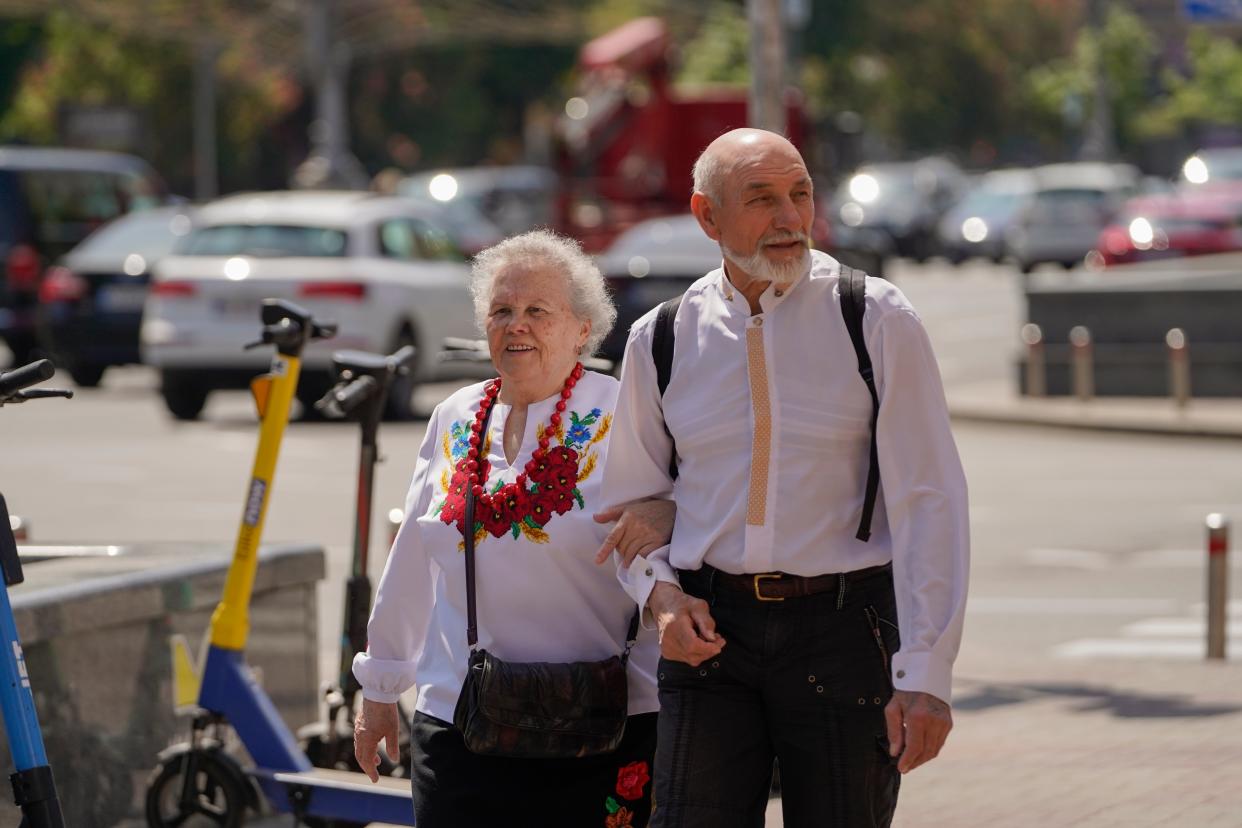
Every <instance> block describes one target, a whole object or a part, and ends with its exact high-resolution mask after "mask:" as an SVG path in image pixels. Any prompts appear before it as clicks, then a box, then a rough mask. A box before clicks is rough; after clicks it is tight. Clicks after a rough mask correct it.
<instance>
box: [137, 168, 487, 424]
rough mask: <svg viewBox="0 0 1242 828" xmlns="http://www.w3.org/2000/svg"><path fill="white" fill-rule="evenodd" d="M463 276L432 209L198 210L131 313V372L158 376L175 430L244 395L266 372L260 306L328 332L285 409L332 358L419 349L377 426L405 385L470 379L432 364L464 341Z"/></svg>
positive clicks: (354, 197)
mask: <svg viewBox="0 0 1242 828" xmlns="http://www.w3.org/2000/svg"><path fill="white" fill-rule="evenodd" d="M468 276H469V267H468V265H467V264H466V263H465V260H464V258H463V257H462V255H461V253H460V252H459V251H458V250H457V248H456V247H455V246H454V245H453V243H452V242H451V241H450V239H449V236H448V235H447V234H446V233H445V232H444V231H443V230H441V229H440V228H439V227H438V226H437V224H436V213H435V211H434V209H433V208H429V207H424V206H421V205H419V204H417V203H414V202H413V201H411V200H408V199H404V198H397V197H390V196H379V195H373V194H368V193H361V192H271V193H254V194H248V195H237V196H230V197H227V198H223V199H220V200H218V201H214V202H212V203H210V204H208V205H206V206H204V207H203V208H202V209H201V210H200V211H199V213H198V214H197V217H196V226H195V229H194V232H193V233H192V234H190V235H189V236H188V237H187V238H186V239H185V240H184V242H183V243H182V244H181V245H180V246H179V248H178V249H177V250H175V251H174V255H172V256H168V257H166V258H164V259H161V260H160V262H159V264H158V265H157V266H156V268H155V272H154V274H153V277H152V282H151V288H150V293H149V294H148V298H147V302H146V305H145V307H144V309H143V322H142V337H141V339H142V344H141V347H142V359H143V362H145V363H147V364H149V365H152V366H155V367H156V368H158V369H159V370H160V375H161V393H162V395H163V397H164V402H165V404H166V405H167V406H168V410H169V411H170V412H171V413H172V414H173V416H174V417H177V418H178V419H195V418H196V417H198V415H199V413H200V412H201V411H202V408H203V405H204V404H205V403H206V401H207V395H208V394H209V393H210V392H211V391H212V390H214V389H218V388H245V387H246V385H247V383H248V382H249V381H250V379H251V378H252V377H253V376H254V375H256V374H258V373H262V371H263V370H264V369H266V368H267V366H268V364H269V361H270V359H271V355H270V354H269V353H265V352H264V350H263V349H253V350H243V346H244V345H245V344H246V343H247V342H250V341H253V340H254V339H255V338H256V336H257V334H258V331H259V325H260V323H259V305H260V302H262V300H263V299H266V298H269V297H275V298H282V299H289V300H291V301H293V302H296V303H297V304H299V305H301V306H302V307H305V308H306V309H307V310H309V311H311V313H313V314H314V316H315V318H316V319H320V320H322V321H331V322H336V323H337V325H338V326H339V328H338V333H337V335H336V337H335V338H333V339H330V340H326V341H322V342H314V343H311V344H310V345H308V346H307V348H306V352H305V354H304V358H303V372H304V373H303V377H302V380H301V382H299V384H298V398H299V399H300V400H301V401H302V402H303V404H304V405H306V404H307V403H311V402H313V401H314V400H316V399H318V398H319V396H321V395H322V393H323V392H324V391H326V389H327V388H328V385H329V381H330V380H329V373H328V371H329V368H330V359H331V355H332V352H333V351H335V350H340V349H345V348H350V349H357V350H364V351H373V352H376V353H389V352H391V351H393V350H395V349H396V348H398V347H400V346H402V345H414V346H415V347H416V348H417V349H418V355H417V357H416V362H415V367H414V370H413V371H412V372H411V375H410V377H409V378H407V379H406V380H405V381H404V382H403V383H399V385H401V386H402V387H396V386H394V388H393V389H392V392H391V393H390V395H389V411H388V414H389V416H390V417H394V418H408V417H410V416H412V411H411V401H410V397H411V395H412V393H413V390H414V385H415V384H416V383H417V382H420V381H425V380H434V379H450V378H454V377H459V376H462V375H463V373H465V374H467V375H468V374H469V372H470V371H471V368H470V366H469V365H468V364H466V363H460V362H456V363H453V362H449V363H446V362H440V361H439V360H438V359H437V354H438V352H439V350H440V343H441V342H442V341H443V340H444V338H445V337H450V336H452V337H474V336H477V334H476V328H475V324H474V313H473V310H472V305H471V301H470V295H469V291H468V285H467V283H468Z"/></svg>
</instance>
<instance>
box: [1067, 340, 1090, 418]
mask: <svg viewBox="0 0 1242 828" xmlns="http://www.w3.org/2000/svg"><path fill="white" fill-rule="evenodd" d="M1069 341H1070V348H1071V349H1072V350H1071V355H1070V368H1071V370H1072V372H1073V388H1074V396H1075V397H1077V398H1078V399H1080V400H1089V399H1091V398H1092V397H1094V396H1095V367H1094V365H1093V364H1092V354H1091V331H1089V330H1087V328H1086V326H1084V325H1075V326H1074V327H1073V328H1071V329H1070V333H1069Z"/></svg>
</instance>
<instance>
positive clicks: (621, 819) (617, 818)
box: [604, 805, 634, 828]
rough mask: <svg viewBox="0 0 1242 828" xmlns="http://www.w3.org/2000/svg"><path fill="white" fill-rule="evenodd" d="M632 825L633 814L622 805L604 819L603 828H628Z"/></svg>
mask: <svg viewBox="0 0 1242 828" xmlns="http://www.w3.org/2000/svg"><path fill="white" fill-rule="evenodd" d="M633 824H634V814H633V813H632V812H631V811H630V809H629V808H627V807H625V806H624V805H622V806H621V807H620V808H619V809H618V810H617V812H616V813H615V814H610V815H608V816H607V817H606V818H605V819H604V828H630V826H631V825H633Z"/></svg>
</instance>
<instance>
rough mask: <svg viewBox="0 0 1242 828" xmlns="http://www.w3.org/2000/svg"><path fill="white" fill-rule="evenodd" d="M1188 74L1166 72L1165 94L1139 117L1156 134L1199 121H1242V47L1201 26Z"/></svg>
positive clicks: (1163, 134) (1193, 35)
mask: <svg viewBox="0 0 1242 828" xmlns="http://www.w3.org/2000/svg"><path fill="white" fill-rule="evenodd" d="M1187 45H1188V49H1187V52H1188V58H1189V61H1188V62H1189V69H1190V71H1189V74H1187V75H1182V74H1180V73H1178V72H1175V71H1172V70H1169V71H1166V72H1165V74H1164V86H1165V89H1166V90H1167V91H1166V94H1165V95H1164V96H1163V97H1162V98H1161V99H1159V100H1158V101H1157V102H1156V103H1155V104H1154V105H1153V106H1152V108H1151V109H1150V110H1149V111H1147V112H1146V113H1144V115H1143V116H1142V118H1141V119H1140V129H1141V131H1142V132H1143V133H1144V134H1146V135H1150V136H1153V137H1166V136H1171V135H1176V134H1178V133H1180V132H1182V131H1184V130H1186V129H1188V128H1193V127H1195V126H1198V125H1200V124H1227V125H1233V126H1236V125H1237V124H1239V123H1242V49H1240V48H1239V47H1238V45H1237V44H1236V43H1234V42H1233V41H1232V40H1228V39H1226V38H1223V37H1218V36H1215V35H1213V34H1211V33H1209V32H1207V31H1205V30H1202V29H1199V30H1195V31H1193V32H1191V34H1190V37H1189V41H1188V44H1187Z"/></svg>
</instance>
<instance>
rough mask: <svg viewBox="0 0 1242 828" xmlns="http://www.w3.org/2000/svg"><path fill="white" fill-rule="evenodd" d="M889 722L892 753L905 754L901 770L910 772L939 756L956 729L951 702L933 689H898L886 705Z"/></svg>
mask: <svg viewBox="0 0 1242 828" xmlns="http://www.w3.org/2000/svg"><path fill="white" fill-rule="evenodd" d="M884 718H885V720H886V721H887V723H888V745H889V753H890V754H891V755H893V756H897V755H898V754H900V755H901V758H900V759H899V760H897V770H899V771H901V772H902V773H909V772H910V771H912V770H914V769H915V768H917V767H918V766H919V765H921V764H923V763H924V762H929V761H931V760H932V759H935V758H936V756H937V755H938V754H939V753H940V749H941V748H942V747H944V740H945V739H946V738H948V735H949V731H950V730H952V729H953V712H952V711H951V710H950V709H949V705H947V704H945V703H944V702H942V701H941V700H940V699H938V698H936V697H935V696H933V695H932V694H930V693H918V692H915V691H912V690H894V691H893V698H892V699H890V700H889V702H888V706H887V707H885V708H884Z"/></svg>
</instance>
